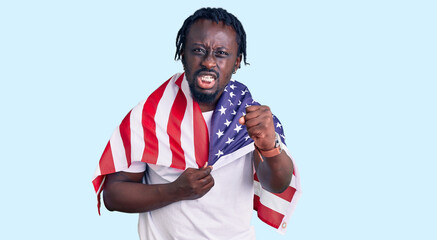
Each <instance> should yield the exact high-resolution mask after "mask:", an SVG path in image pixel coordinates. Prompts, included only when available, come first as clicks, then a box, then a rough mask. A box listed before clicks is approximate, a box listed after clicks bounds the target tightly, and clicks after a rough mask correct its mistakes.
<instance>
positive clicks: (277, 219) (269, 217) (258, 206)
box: [253, 195, 284, 229]
mask: <svg viewBox="0 0 437 240" xmlns="http://www.w3.org/2000/svg"><path fill="white" fill-rule="evenodd" d="M253 209H255V210H256V211H257V212H258V218H259V219H261V220H262V221H263V222H265V223H267V224H268V225H270V226H272V227H274V228H276V229H278V228H279V226H280V225H281V223H282V219H284V215H283V214H280V213H278V212H276V211H274V210H272V209H270V208H268V207H266V206H264V205H263V204H262V203H261V202H260V201H259V197H258V196H257V195H255V196H254V198H253Z"/></svg>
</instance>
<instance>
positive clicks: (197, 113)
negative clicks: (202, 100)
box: [193, 101, 209, 167]
mask: <svg viewBox="0 0 437 240" xmlns="http://www.w3.org/2000/svg"><path fill="white" fill-rule="evenodd" d="M193 129H194V143H195V144H194V152H195V155H196V162H197V165H198V166H199V167H203V166H204V165H205V162H207V161H208V154H209V136H208V127H207V126H206V122H205V119H204V118H203V115H202V111H201V110H200V107H199V104H197V102H196V101H193Z"/></svg>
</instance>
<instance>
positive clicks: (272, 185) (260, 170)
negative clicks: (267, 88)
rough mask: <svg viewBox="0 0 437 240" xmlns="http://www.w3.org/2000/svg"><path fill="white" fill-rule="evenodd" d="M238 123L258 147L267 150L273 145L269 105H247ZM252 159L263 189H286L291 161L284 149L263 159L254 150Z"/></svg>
mask: <svg viewBox="0 0 437 240" xmlns="http://www.w3.org/2000/svg"><path fill="white" fill-rule="evenodd" d="M240 123H241V124H245V125H246V128H247V132H248V133H249V136H250V137H251V138H252V139H253V141H254V144H255V146H257V147H258V148H259V149H261V150H263V151H268V150H271V149H273V148H274V147H275V127H274V124H273V117H272V112H271V111H270V108H269V107H267V106H250V107H247V108H246V115H245V116H244V117H242V118H240ZM254 161H255V170H256V175H257V176H258V179H259V181H260V183H261V185H262V186H263V188H264V189H266V190H268V191H270V192H274V193H281V192H283V191H285V189H287V187H288V186H289V185H290V181H291V176H292V174H293V163H292V161H291V158H290V157H289V156H288V155H287V154H286V153H285V151H282V152H281V153H280V154H279V155H276V156H274V157H264V161H262V160H261V158H260V156H259V154H258V153H257V151H254Z"/></svg>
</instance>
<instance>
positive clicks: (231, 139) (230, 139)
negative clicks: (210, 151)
mask: <svg viewBox="0 0 437 240" xmlns="http://www.w3.org/2000/svg"><path fill="white" fill-rule="evenodd" d="M233 141H234V138H228V141H226V143H227V144H231V142H233Z"/></svg>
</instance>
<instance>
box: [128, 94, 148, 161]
mask: <svg viewBox="0 0 437 240" xmlns="http://www.w3.org/2000/svg"><path fill="white" fill-rule="evenodd" d="M144 103H145V101H143V102H141V103H139V104H138V105H137V106H136V107H134V108H133V109H132V111H131V113H130V138H131V158H132V162H134V161H141V159H142V157H143V152H144V145H145V142H144V129H143V124H142V116H143V107H144Z"/></svg>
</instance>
